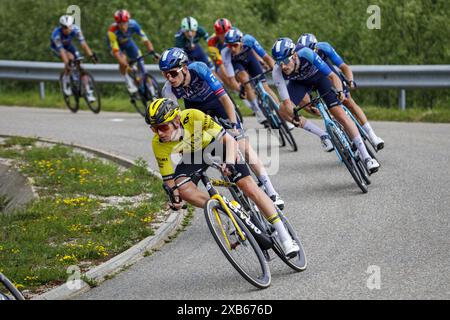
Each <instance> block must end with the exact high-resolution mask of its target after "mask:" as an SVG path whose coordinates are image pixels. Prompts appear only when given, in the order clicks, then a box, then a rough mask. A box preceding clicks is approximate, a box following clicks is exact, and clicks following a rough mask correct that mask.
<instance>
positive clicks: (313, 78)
mask: <svg viewBox="0 0 450 320" xmlns="http://www.w3.org/2000/svg"><path fill="white" fill-rule="evenodd" d="M272 56H273V58H274V59H275V61H276V65H275V67H274V69H273V71H272V76H273V80H274V82H275V85H276V87H277V89H278V92H279V94H280V97H281V100H282V104H281V108H280V111H281V115H282V117H283V118H286V119H293V108H294V105H295V106H296V105H299V104H300V102H301V101H302V100H303V98H304V96H305V95H306V94H307V93H309V92H311V90H312V89H316V90H318V91H319V94H320V95H321V96H322V97H323V100H324V102H325V103H326V105H327V107H328V109H329V110H330V113H331V114H332V115H333V116H334V117H335V118H336V120H338V121H339V122H340V123H341V124H342V125H343V126H344V128H345V130H346V132H347V133H348V135H349V136H350V139H351V140H352V141H353V143H354V144H355V146H356V147H357V148H358V150H359V152H360V154H361V158H362V160H363V161H364V164H365V165H366V168H367V170H368V171H369V172H370V173H374V172H376V171H378V169H379V167H380V164H379V163H378V161H377V160H376V159H372V158H371V157H370V155H369V154H368V152H367V149H366V147H365V145H364V142H363V140H362V138H361V135H360V134H359V131H358V128H357V127H356V125H355V123H354V122H353V121H352V120H351V119H350V117H349V116H348V115H347V114H346V113H345V111H344V110H343V109H342V108H341V107H340V105H341V103H342V102H343V101H344V99H345V93H344V91H343V87H342V81H341V80H340V78H339V77H338V76H337V75H336V74H335V73H334V72H332V71H331V69H330V68H329V66H328V65H327V64H326V63H325V62H324V61H323V60H322V59H321V58H320V57H319V56H318V55H317V53H315V52H314V51H312V50H311V49H310V48H308V47H305V46H304V45H302V44H297V45H295V44H294V43H293V41H292V40H291V39H289V38H279V39H278V40H277V41H276V42H275V43H274V45H273V47H272ZM287 81H289V83H288V84H286V82H287ZM333 86H334V88H335V89H336V90H337V93H338V94H337V97H336V95H335V94H333V93H332V91H331V90H332V87H333ZM330 91H331V93H330ZM292 103H293V104H294V105H292Z"/></svg>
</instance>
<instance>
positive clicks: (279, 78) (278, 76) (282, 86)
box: [272, 64, 290, 101]
mask: <svg viewBox="0 0 450 320" xmlns="http://www.w3.org/2000/svg"><path fill="white" fill-rule="evenodd" d="M272 78H273V82H274V84H275V86H276V87H277V89H278V93H279V94H280V98H281V101H285V100H289V99H290V98H289V92H288V89H287V86H286V80H284V78H283V74H282V71H281V68H280V67H279V66H278V65H277V64H276V65H275V66H274V67H273V71H272Z"/></svg>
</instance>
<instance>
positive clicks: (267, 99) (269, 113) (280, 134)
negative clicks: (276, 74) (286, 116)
mask: <svg viewBox="0 0 450 320" xmlns="http://www.w3.org/2000/svg"><path fill="white" fill-rule="evenodd" d="M271 71H272V70H268V71H265V72H264V73H261V74H259V75H257V76H256V77H253V78H251V79H250V80H248V81H247V82H246V83H244V85H246V84H248V83H251V84H252V86H253V88H254V89H255V93H256V96H257V98H258V104H259V108H260V109H261V111H262V112H263V114H264V116H265V117H266V119H267V121H268V125H269V127H268V129H269V130H270V131H271V132H272V133H273V134H274V135H275V136H276V137H277V138H278V139H279V141H280V146H282V147H284V146H286V144H289V146H290V149H291V150H292V151H294V152H295V151H297V150H298V147H297V143H296V141H295V139H294V136H293V135H292V132H291V130H290V129H289V127H288V125H287V123H286V121H285V120H283V118H281V116H280V112H279V110H280V106H279V105H278V103H276V102H275V100H274V99H273V98H272V96H271V95H270V94H269V93H267V92H266V90H265V89H264V86H263V83H262V82H261V77H262V76H263V75H265V74H267V73H269V72H271Z"/></svg>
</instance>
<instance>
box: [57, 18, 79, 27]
mask: <svg viewBox="0 0 450 320" xmlns="http://www.w3.org/2000/svg"><path fill="white" fill-rule="evenodd" d="M74 20H75V19H74V18H73V16H69V15H64V16H62V17H61V18H59V24H60V25H62V26H64V27H68V28H70V27H71V26H72V25H73V22H74Z"/></svg>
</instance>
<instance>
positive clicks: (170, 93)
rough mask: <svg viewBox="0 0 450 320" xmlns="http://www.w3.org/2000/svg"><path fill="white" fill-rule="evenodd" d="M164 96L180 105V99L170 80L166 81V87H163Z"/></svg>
mask: <svg viewBox="0 0 450 320" xmlns="http://www.w3.org/2000/svg"><path fill="white" fill-rule="evenodd" d="M162 96H163V97H164V98H167V99H170V100H173V102H175V104H176V105H177V106H178V99H177V97H176V96H175V94H174V93H173V91H172V86H171V85H170V82H169V81H166V83H165V84H164V87H163V89H162Z"/></svg>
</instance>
